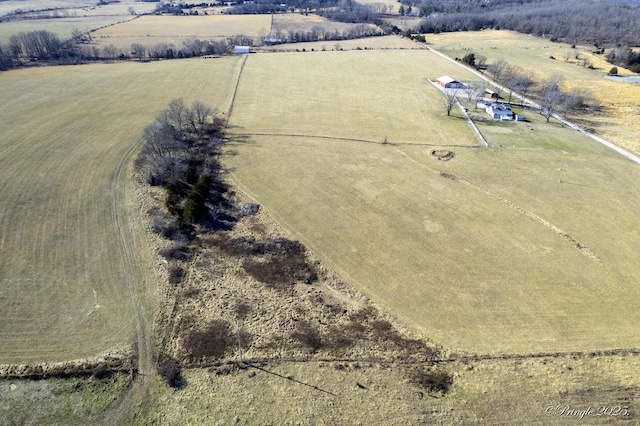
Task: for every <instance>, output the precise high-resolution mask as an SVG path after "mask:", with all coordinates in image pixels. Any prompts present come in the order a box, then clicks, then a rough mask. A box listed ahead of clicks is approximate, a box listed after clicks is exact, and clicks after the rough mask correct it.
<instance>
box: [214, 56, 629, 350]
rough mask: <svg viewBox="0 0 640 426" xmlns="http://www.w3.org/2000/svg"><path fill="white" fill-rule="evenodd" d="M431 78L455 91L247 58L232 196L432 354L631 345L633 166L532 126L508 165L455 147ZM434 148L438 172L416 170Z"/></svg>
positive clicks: (331, 63) (499, 155) (451, 69)
mask: <svg viewBox="0 0 640 426" xmlns="http://www.w3.org/2000/svg"><path fill="white" fill-rule="evenodd" d="M276 69H277V70H279V71H278V72H275V71H276ZM442 74H453V75H456V76H457V77H458V78H461V79H463V80H464V79H465V78H467V77H466V76H465V72H464V70H461V69H458V68H457V67H456V66H455V65H454V64H451V63H449V62H447V61H445V60H442V59H440V58H439V57H438V56H436V55H434V54H433V53H431V52H425V51H393V52H391V51H385V52H382V51H368V52H365V51H351V52H316V53H299V54H278V55H256V56H251V57H249V58H248V60H247V62H246V65H245V68H244V70H243V74H242V76H241V79H240V85H239V88H238V92H237V96H236V101H235V103H234V109H233V113H232V115H231V117H230V131H232V132H236V133H237V134H238V135H239V136H241V137H239V138H238V142H237V143H236V144H234V145H232V146H231V148H230V149H231V150H232V152H233V153H234V154H235V155H232V156H229V157H228V158H227V162H228V165H229V166H230V168H231V169H232V170H233V175H234V177H235V180H236V181H237V183H238V184H239V185H240V186H241V187H242V188H244V189H245V190H246V191H247V192H248V193H249V194H251V195H253V196H254V197H255V198H256V199H257V200H258V201H259V202H260V203H262V204H263V205H264V206H265V207H266V208H267V209H268V210H269V211H270V212H271V213H272V214H273V215H274V216H275V217H276V218H277V219H278V221H279V222H280V223H282V224H284V225H285V226H287V227H288V228H289V229H291V230H292V231H294V232H295V233H297V234H298V235H299V236H300V238H301V239H302V240H303V241H304V243H305V244H306V245H307V246H309V247H310V248H311V249H312V251H313V252H314V253H316V254H317V255H319V256H320V257H321V258H322V259H323V260H325V261H327V262H328V263H329V264H331V265H332V266H334V267H335V268H336V269H337V270H338V271H340V272H341V273H342V274H344V276H345V277H346V278H347V280H348V281H349V282H350V283H352V284H353V285H354V286H355V287H356V288H358V289H359V290H361V291H362V292H364V293H365V294H367V295H369V296H370V297H371V298H372V300H373V301H374V302H375V303H377V304H379V305H381V306H382V307H383V308H384V309H385V310H386V311H388V312H390V313H392V314H393V315H397V316H398V317H399V318H400V319H401V320H403V321H405V322H406V323H407V324H409V325H410V326H412V327H414V328H415V329H416V330H418V331H420V332H421V333H422V334H423V335H424V336H425V337H429V338H432V339H433V340H434V341H435V342H437V343H440V344H442V345H444V346H445V347H447V348H450V349H452V350H455V351H467V352H476V353H505V352H508V353H513V352H517V353H531V352H545V351H552V352H553V351H586V350H591V349H611V348H619V347H637V346H638V344H639V343H640V333H639V332H638V330H637V327H636V326H635V324H637V322H638V320H640V312H639V311H638V310H637V303H636V300H638V297H639V296H640V294H639V293H640V290H639V289H638V288H637V285H636V279H635V276H636V275H637V273H638V268H639V267H640V263H639V262H638V261H637V259H638V253H639V251H640V247H639V246H638V244H637V240H638V237H639V234H638V231H637V229H638V218H637V215H636V212H637V211H638V209H639V208H640V191H638V189H637V188H636V187H635V186H633V185H632V182H635V181H637V179H638V178H640V168H638V166H637V165H636V164H634V163H632V162H630V161H628V160H626V159H624V158H623V157H621V156H618V155H617V154H615V153H613V152H611V151H607V150H604V149H603V148H602V147H601V146H599V145H598V144H597V143H596V142H594V141H592V140H591V139H589V138H586V137H583V136H581V135H580V134H579V133H578V132H567V131H566V129H562V128H560V129H557V131H558V132H560V134H561V135H564V136H563V137H562V138H560V141H561V142H562V143H560V141H558V138H556V137H555V132H556V129H554V128H552V127H549V128H545V126H540V128H539V129H537V130H536V131H534V132H530V133H529V134H531V136H524V135H523V136H522V138H525V139H523V140H522V141H521V145H522V146H521V148H519V149H490V150H488V149H482V148H469V145H471V144H475V143H477V140H476V139H474V135H473V133H472V132H471V130H470V129H469V128H468V127H467V124H466V123H465V122H464V121H463V120H461V119H460V118H459V117H456V116H453V117H446V113H445V111H444V107H443V106H442V105H441V100H440V96H441V95H440V94H439V93H438V91H437V90H436V89H435V88H434V87H433V86H431V85H430V84H429V83H427V82H425V77H427V76H433V75H434V76H439V75H442ZM456 113H457V112H456ZM511 124H515V123H511ZM563 132H564V133H563ZM385 136H386V137H387V140H388V142H390V144H383V143H381V142H382V141H383V140H384V137H385ZM526 138H529V139H526ZM537 138H541V139H543V140H544V141H545V143H546V149H540V148H541V146H537V145H535V143H536V140H537ZM554 141H556V142H554ZM395 144H398V145H395ZM527 144H529V146H526V145H527ZM563 144H565V145H569V146H571V149H570V150H567V149H566V146H565V145H563ZM438 148H441V149H446V150H452V151H454V152H455V157H454V158H453V159H451V160H449V161H446V162H445V161H438V160H436V159H434V158H433V157H432V156H431V155H430V152H431V151H432V150H433V149H438Z"/></svg>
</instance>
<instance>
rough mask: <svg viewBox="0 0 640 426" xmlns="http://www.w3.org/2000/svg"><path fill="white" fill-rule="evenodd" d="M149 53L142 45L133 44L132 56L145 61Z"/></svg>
mask: <svg viewBox="0 0 640 426" xmlns="http://www.w3.org/2000/svg"><path fill="white" fill-rule="evenodd" d="M146 53H147V48H146V47H144V46H143V45H141V44H140V43H133V44H131V54H132V55H135V56H137V57H138V59H139V60H142V59H144V55H145V54H146Z"/></svg>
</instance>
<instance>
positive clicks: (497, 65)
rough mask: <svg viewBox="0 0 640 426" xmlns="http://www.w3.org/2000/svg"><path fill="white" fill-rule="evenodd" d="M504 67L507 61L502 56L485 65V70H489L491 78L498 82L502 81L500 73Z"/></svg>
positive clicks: (501, 73)
mask: <svg viewBox="0 0 640 426" xmlns="http://www.w3.org/2000/svg"><path fill="white" fill-rule="evenodd" d="M506 67H507V61H505V60H504V59H503V58H498V59H496V60H495V61H493V62H492V63H491V65H489V66H488V67H487V71H489V72H490V73H491V75H493V79H494V80H495V81H497V82H498V83H502V75H503V73H504V71H505V69H506Z"/></svg>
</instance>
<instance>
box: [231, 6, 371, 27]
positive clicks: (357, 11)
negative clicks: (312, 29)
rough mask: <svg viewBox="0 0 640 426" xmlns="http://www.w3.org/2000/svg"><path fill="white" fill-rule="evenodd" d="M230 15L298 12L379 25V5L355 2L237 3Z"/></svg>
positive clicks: (334, 19) (333, 19) (335, 19)
mask: <svg viewBox="0 0 640 426" xmlns="http://www.w3.org/2000/svg"><path fill="white" fill-rule="evenodd" d="M233 3H234V5H233V6H232V7H230V8H229V9H227V10H226V11H225V13H228V14H266V13H285V12H293V11H296V10H299V11H303V12H314V13H316V14H318V15H320V16H324V17H325V18H327V19H330V20H332V21H338V22H346V23H379V17H378V13H377V12H376V10H379V5H377V4H376V5H363V4H360V3H358V2H356V1H354V0H290V1H287V2H286V3H283V2H282V1H280V0H255V1H252V2H243V1H236V2H233Z"/></svg>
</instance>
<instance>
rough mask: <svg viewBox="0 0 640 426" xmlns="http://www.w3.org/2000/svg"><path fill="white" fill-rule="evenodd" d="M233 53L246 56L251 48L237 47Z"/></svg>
mask: <svg viewBox="0 0 640 426" xmlns="http://www.w3.org/2000/svg"><path fill="white" fill-rule="evenodd" d="M233 53H235V54H236V55H246V54H247V53H249V46H235V47H234V48H233Z"/></svg>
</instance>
